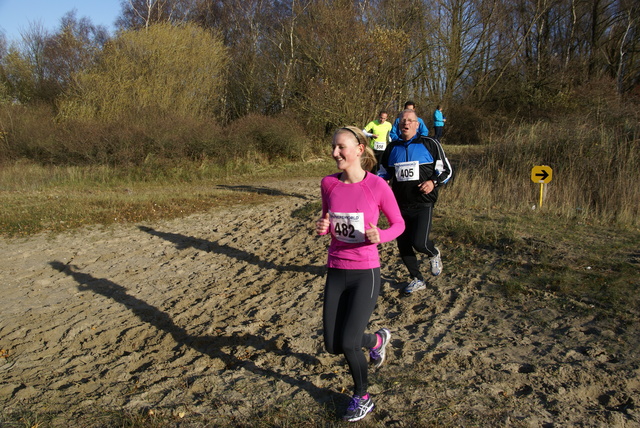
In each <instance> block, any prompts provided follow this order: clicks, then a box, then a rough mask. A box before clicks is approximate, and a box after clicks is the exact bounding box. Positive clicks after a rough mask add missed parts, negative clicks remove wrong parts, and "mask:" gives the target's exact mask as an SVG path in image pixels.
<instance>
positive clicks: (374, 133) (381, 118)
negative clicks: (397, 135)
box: [363, 111, 392, 172]
mask: <svg viewBox="0 0 640 428" xmlns="http://www.w3.org/2000/svg"><path fill="white" fill-rule="evenodd" d="M388 118H389V115H388V114H387V112H386V111H381V112H380V113H379V114H378V118H377V119H376V120H372V121H371V122H369V123H367V126H365V127H364V129H363V132H364V134H365V135H366V136H367V137H370V138H372V140H371V141H370V143H369V145H370V146H371V148H372V149H373V152H374V153H375V154H376V160H377V161H378V164H379V163H380V158H381V157H382V154H383V153H384V149H386V148H387V143H388V142H389V132H390V131H391V127H392V125H391V122H389V121H388V120H387V119H388ZM378 164H376V166H375V167H374V170H373V171H374V172H375V171H377V169H378Z"/></svg>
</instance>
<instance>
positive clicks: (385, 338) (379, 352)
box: [369, 328, 391, 369]
mask: <svg viewBox="0 0 640 428" xmlns="http://www.w3.org/2000/svg"><path fill="white" fill-rule="evenodd" d="M376 334H377V335H379V336H380V338H381V339H382V343H380V347H379V348H377V349H373V348H371V349H369V358H371V361H374V362H375V363H374V367H375V368H377V369H378V368H380V366H381V365H382V364H383V363H384V359H385V358H386V356H387V352H386V349H385V348H386V347H387V345H388V344H389V341H390V340H391V332H390V331H389V329H388V328H381V329H380V330H378V331H376Z"/></svg>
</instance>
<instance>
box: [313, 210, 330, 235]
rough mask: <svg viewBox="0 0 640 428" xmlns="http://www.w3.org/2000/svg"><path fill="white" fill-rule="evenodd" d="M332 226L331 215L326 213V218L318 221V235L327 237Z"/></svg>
mask: <svg viewBox="0 0 640 428" xmlns="http://www.w3.org/2000/svg"><path fill="white" fill-rule="evenodd" d="M330 225H331V222H330V221H329V213H326V214H325V215H324V217H321V218H319V219H318V221H316V233H317V234H318V235H326V234H327V231H328V230H329V226H330Z"/></svg>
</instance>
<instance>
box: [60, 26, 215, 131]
mask: <svg viewBox="0 0 640 428" xmlns="http://www.w3.org/2000/svg"><path fill="white" fill-rule="evenodd" d="M226 66H227V53H226V49H225V48H224V46H223V45H222V42H221V40H220V39H219V38H218V37H216V36H215V35H213V34H212V33H211V32H209V31H207V30H204V29H202V28H200V27H197V26H196V25H194V24H185V25H181V26H172V25H170V24H156V25H153V26H151V27H149V28H148V29H145V30H139V31H132V30H131V31H124V32H122V33H120V34H119V35H118V36H117V38H116V39H115V40H113V41H111V42H110V43H109V44H107V46H106V47H105V49H104V51H103V52H102V56H101V58H100V60H99V64H98V66H97V67H95V68H93V69H91V70H87V71H85V72H82V73H79V74H78V75H77V76H76V77H77V82H78V83H77V86H76V88H75V90H74V91H73V92H72V93H71V94H70V95H69V96H68V97H66V98H65V99H64V100H62V101H61V102H60V117H61V118H63V119H65V120H68V119H72V118H85V119H94V118H96V119H100V120H103V121H114V120H118V119H122V118H126V117H137V115H139V114H141V113H144V112H146V111H152V112H163V113H167V112H171V113H172V114H174V115H177V116H184V117H203V116H209V117H214V116H216V114H217V112H218V111H219V109H220V106H221V102H222V95H223V89H224V86H225V68H226Z"/></svg>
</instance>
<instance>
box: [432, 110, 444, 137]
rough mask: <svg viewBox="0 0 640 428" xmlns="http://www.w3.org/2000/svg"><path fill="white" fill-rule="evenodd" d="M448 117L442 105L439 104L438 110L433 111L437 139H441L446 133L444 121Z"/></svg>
mask: <svg viewBox="0 0 640 428" xmlns="http://www.w3.org/2000/svg"><path fill="white" fill-rule="evenodd" d="M446 121H447V119H446V118H445V117H444V116H443V115H442V106H441V105H440V104H438V106H437V107H436V111H434V112H433V130H434V131H435V134H436V135H435V137H436V140H438V141H440V139H441V138H442V134H443V133H444V123H445V122H446Z"/></svg>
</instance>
